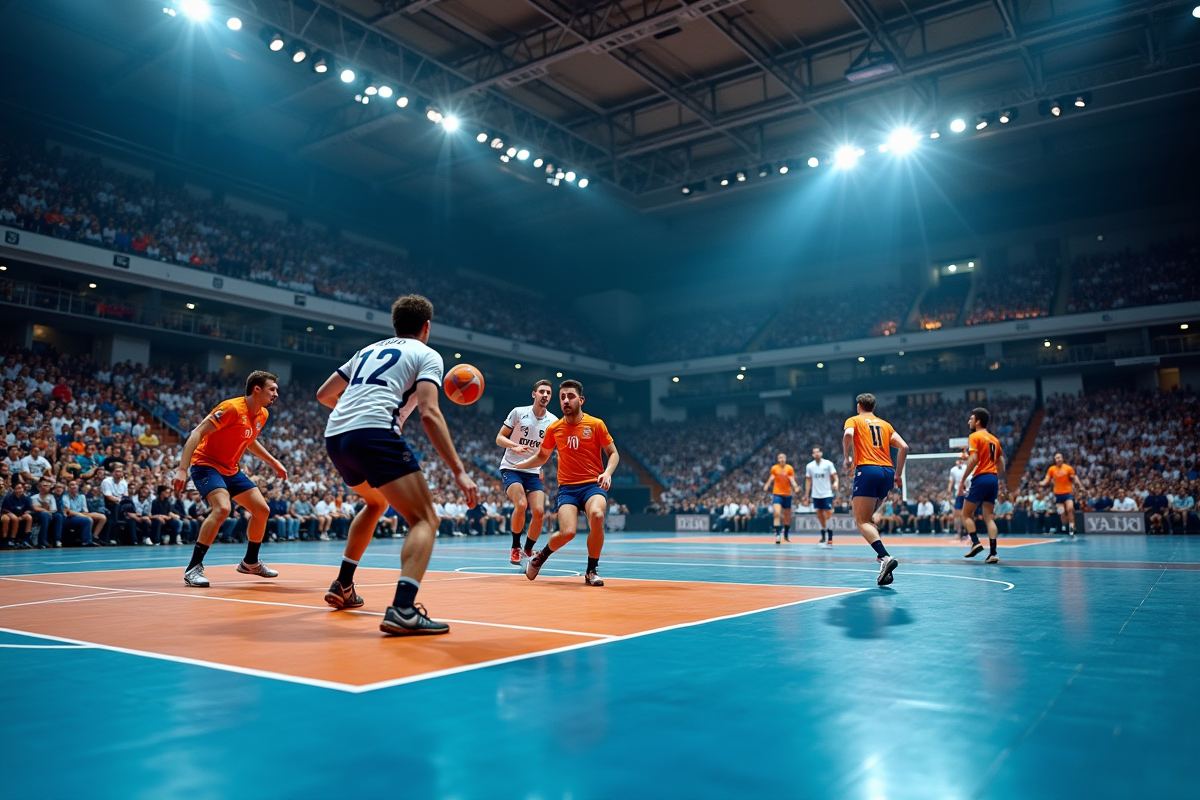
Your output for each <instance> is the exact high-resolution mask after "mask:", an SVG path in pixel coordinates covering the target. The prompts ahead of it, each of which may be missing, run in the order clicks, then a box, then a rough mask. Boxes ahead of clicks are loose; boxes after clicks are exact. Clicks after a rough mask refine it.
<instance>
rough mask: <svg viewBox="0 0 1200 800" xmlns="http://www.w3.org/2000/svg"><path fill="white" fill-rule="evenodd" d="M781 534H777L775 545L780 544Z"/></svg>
mask: <svg viewBox="0 0 1200 800" xmlns="http://www.w3.org/2000/svg"><path fill="white" fill-rule="evenodd" d="M779 541H780V540H779V534H778V533H777V534H775V544H779Z"/></svg>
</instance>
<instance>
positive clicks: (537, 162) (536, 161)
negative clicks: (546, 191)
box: [533, 158, 546, 169]
mask: <svg viewBox="0 0 1200 800" xmlns="http://www.w3.org/2000/svg"><path fill="white" fill-rule="evenodd" d="M545 163H546V162H545V161H543V160H542V159H540V158H535V159H534V160H533V166H535V167H537V168H538V169H541V168H542V165H543V164H545Z"/></svg>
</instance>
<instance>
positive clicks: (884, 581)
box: [875, 556, 900, 586]
mask: <svg viewBox="0 0 1200 800" xmlns="http://www.w3.org/2000/svg"><path fill="white" fill-rule="evenodd" d="M899 565H900V562H899V561H897V560H896V559H894V558H892V557H891V556H884V558H883V561H882V562H881V563H880V564H879V577H878V578H876V579H875V583H877V584H879V585H880V586H887V585H888V584H889V583H891V582H892V580H894V579H893V578H892V573H893V572H895V571H896V567H898V566H899Z"/></svg>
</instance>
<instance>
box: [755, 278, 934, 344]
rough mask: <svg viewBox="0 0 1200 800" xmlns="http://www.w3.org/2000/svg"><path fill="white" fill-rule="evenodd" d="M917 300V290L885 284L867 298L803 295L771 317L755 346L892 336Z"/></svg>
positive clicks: (902, 324)
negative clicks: (888, 286) (886, 285)
mask: <svg viewBox="0 0 1200 800" xmlns="http://www.w3.org/2000/svg"><path fill="white" fill-rule="evenodd" d="M915 299H916V292H914V291H912V290H909V289H906V288H904V287H900V286H897V287H892V288H890V289H889V288H887V287H884V288H882V289H881V290H880V291H879V292H873V293H872V294H871V295H870V296H869V298H866V299H864V298H861V297H857V296H856V297H853V298H850V297H840V296H839V297H815V298H805V297H801V298H799V299H797V300H795V301H794V302H793V303H792V304H791V305H790V306H789V307H787V308H785V309H783V310H782V311H780V312H779V313H778V314H777V315H776V316H775V318H774V319H772V320H771V322H770V323H769V324H768V325H767V327H766V329H765V330H764V331H763V333H762V335H761V337H760V338H759V341H758V343H757V348H756V349H758V350H771V349H774V348H778V347H798V346H800V345H807V344H821V343H822V342H836V341H838V340H841V339H863V338H865V337H868V336H891V335H893V334H895V333H897V332H898V331H899V330H900V329H901V328H902V327H903V326H904V318H905V316H906V315H907V314H908V310H909V309H910V308H912V304H913V301H914V300H915Z"/></svg>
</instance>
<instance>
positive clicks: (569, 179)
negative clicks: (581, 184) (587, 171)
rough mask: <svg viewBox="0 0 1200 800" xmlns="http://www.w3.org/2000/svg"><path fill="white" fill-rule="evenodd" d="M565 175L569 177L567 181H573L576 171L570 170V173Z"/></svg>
mask: <svg viewBox="0 0 1200 800" xmlns="http://www.w3.org/2000/svg"><path fill="white" fill-rule="evenodd" d="M563 177H564V178H566V179H567V183H570V182H571V181H573V180H575V173H574V172H568V173H567V174H566V175H564V176H563Z"/></svg>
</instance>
